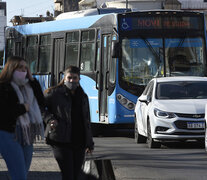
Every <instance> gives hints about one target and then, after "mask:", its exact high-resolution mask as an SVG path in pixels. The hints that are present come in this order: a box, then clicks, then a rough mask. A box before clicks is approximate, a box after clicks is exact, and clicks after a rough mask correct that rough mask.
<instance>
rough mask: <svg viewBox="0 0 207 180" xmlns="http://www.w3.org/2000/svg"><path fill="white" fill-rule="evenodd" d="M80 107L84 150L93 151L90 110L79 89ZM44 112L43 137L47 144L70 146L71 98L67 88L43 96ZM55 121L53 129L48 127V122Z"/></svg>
mask: <svg viewBox="0 0 207 180" xmlns="http://www.w3.org/2000/svg"><path fill="white" fill-rule="evenodd" d="M79 88H80V90H81V97H80V98H82V100H81V107H80V112H81V113H82V117H83V123H84V129H85V146H86V148H90V149H93V148H94V143H93V139H92V133H91V123H90V110H89V102H88V96H87V95H86V94H85V93H84V91H83V90H82V88H81V87H79ZM45 102H46V110H45V112H44V115H43V119H44V122H45V123H46V130H45V137H46V141H47V143H48V144H53V143H59V144H61V143H62V144H66V143H68V144H70V143H71V141H72V119H71V109H72V97H71V95H70V93H68V90H67V88H66V87H65V86H64V85H63V86H58V87H56V88H54V89H51V90H50V91H49V92H48V93H46V94H45ZM51 120H56V121H57V125H56V127H55V128H54V129H51V127H50V121H51Z"/></svg>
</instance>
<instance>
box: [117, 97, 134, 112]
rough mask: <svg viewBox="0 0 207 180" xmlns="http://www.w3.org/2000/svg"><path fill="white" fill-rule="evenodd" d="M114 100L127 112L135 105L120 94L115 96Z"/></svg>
mask: <svg viewBox="0 0 207 180" xmlns="http://www.w3.org/2000/svg"><path fill="white" fill-rule="evenodd" d="M116 98H117V100H118V101H119V102H120V104H121V105H122V106H124V107H125V108H127V109H128V110H134V108H135V104H134V103H133V102H132V101H130V100H128V99H127V98H125V97H124V96H123V95H121V94H117V96H116Z"/></svg>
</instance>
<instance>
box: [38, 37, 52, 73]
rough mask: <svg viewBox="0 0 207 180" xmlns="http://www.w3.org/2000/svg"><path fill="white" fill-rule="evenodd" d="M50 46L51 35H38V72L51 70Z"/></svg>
mask: <svg viewBox="0 0 207 180" xmlns="http://www.w3.org/2000/svg"><path fill="white" fill-rule="evenodd" d="M51 48H52V41H51V35H43V36H40V60H39V72H41V73H45V72H51V67H52V62H51V58H50V54H51V53H50V52H51Z"/></svg>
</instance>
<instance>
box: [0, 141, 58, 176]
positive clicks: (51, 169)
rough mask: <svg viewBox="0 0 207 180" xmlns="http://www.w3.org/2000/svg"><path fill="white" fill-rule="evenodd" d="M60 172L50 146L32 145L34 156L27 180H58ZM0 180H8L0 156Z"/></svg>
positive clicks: (42, 143)
mask: <svg viewBox="0 0 207 180" xmlns="http://www.w3.org/2000/svg"><path fill="white" fill-rule="evenodd" d="M60 179H61V176H60V171H59V168H58V165H57V163H56V161H55V159H54V157H53V153H52V150H51V148H50V146H48V145H46V144H45V143H44V142H37V143H36V144H34V154H33V159H32V164H31V167H30V172H29V175H28V180H60ZM0 180H9V176H8V173H7V168H6V164H5V162H4V160H3V159H2V157H1V156H0Z"/></svg>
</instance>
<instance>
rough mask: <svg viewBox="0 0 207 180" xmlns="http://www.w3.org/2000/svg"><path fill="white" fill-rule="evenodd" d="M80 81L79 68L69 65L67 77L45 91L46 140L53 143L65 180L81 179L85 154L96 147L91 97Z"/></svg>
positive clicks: (65, 75)
mask: <svg viewBox="0 0 207 180" xmlns="http://www.w3.org/2000/svg"><path fill="white" fill-rule="evenodd" d="M79 80H80V70H79V68H78V67H75V66H70V67H69V68H67V69H66V70H65V73H64V79H63V80H62V81H61V82H60V83H59V84H58V85H57V86H56V87H53V88H50V89H48V90H46V92H45V100H46V107H47V110H46V111H45V115H44V121H45V123H46V124H47V127H46V131H45V136H46V141H47V143H48V144H50V145H51V146H52V149H53V153H54V156H55V159H56V160H57V163H58V165H59V167H60V170H61V173H62V179H63V180H76V179H78V176H79V173H80V170H81V166H82V164H83V161H84V157H85V153H86V152H87V153H91V152H92V150H93V148H94V143H93V139H92V133H91V124H90V110H89V103H88V97H87V95H86V94H85V93H84V91H83V89H82V88H81V86H80V84H79Z"/></svg>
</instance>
